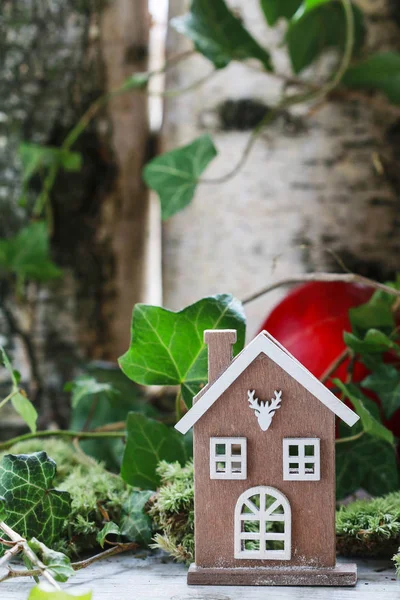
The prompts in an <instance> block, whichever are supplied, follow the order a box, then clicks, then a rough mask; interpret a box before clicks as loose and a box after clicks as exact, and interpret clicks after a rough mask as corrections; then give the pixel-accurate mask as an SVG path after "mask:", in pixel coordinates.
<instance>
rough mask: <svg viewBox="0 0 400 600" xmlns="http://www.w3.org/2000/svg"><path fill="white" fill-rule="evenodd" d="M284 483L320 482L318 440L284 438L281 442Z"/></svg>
mask: <svg viewBox="0 0 400 600" xmlns="http://www.w3.org/2000/svg"><path fill="white" fill-rule="evenodd" d="M283 479H284V481H290V480H292V481H319V480H320V440H319V439H318V438H286V439H284V440H283Z"/></svg>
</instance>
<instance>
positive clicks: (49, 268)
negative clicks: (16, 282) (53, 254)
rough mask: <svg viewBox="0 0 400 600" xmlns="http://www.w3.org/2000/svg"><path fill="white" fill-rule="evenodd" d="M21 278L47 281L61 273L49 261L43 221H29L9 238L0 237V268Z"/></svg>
mask: <svg viewBox="0 0 400 600" xmlns="http://www.w3.org/2000/svg"><path fill="white" fill-rule="evenodd" d="M1 269H4V270H5V271H6V272H8V273H11V274H13V275H16V276H17V277H19V278H21V279H25V278H26V279H32V280H35V281H47V280H48V279H54V278H55V277H59V276H60V275H61V271H60V269H58V267H57V266H56V265H55V264H54V263H53V262H52V261H51V258H50V248H49V234H48V231H47V227H46V224H45V223H44V222H35V223H31V224H30V225H28V226H27V227H25V228H23V229H21V230H20V231H19V232H18V233H17V235H16V236H15V237H13V238H9V239H0V270H1Z"/></svg>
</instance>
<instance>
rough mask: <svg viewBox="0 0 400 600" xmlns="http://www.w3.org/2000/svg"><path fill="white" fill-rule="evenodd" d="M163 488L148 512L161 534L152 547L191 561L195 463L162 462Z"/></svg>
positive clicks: (156, 537)
mask: <svg viewBox="0 0 400 600" xmlns="http://www.w3.org/2000/svg"><path fill="white" fill-rule="evenodd" d="M157 471H158V473H159V475H160V477H161V487H160V489H159V491H158V493H157V494H156V495H155V496H154V497H153V500H152V503H151V507H150V510H149V514H150V516H151V517H152V519H153V521H154V524H155V526H156V528H157V529H159V530H160V533H157V534H156V535H155V537H154V544H152V547H153V548H160V549H162V550H164V551H165V552H167V553H168V554H170V555H171V556H173V558H175V559H176V560H177V561H179V562H184V563H190V562H192V561H193V557H194V487H193V463H192V462H191V461H190V462H188V463H187V464H186V465H185V466H184V467H182V466H181V465H180V464H179V463H178V462H175V463H172V464H170V463H167V462H165V461H162V462H161V463H160V464H159V466H158V469H157Z"/></svg>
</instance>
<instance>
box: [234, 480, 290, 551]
mask: <svg viewBox="0 0 400 600" xmlns="http://www.w3.org/2000/svg"><path fill="white" fill-rule="evenodd" d="M258 495H259V496H260V507H264V508H263V509H262V510H260V509H258V508H257V506H255V504H253V502H251V500H250V498H251V497H252V496H258ZM266 496H272V497H273V498H275V502H273V503H272V504H271V505H270V506H269V508H265V507H266ZM244 506H247V508H248V509H250V511H251V512H247V513H243V512H242V509H243V507H244ZM280 506H282V508H283V512H282V513H276V512H275V511H276V510H277V509H278V508H279V507H280ZM243 521H259V531H258V532H257V533H250V532H244V531H242V523H243ZM268 521H281V522H283V533H274V532H267V531H266V523H267V522H268ZM250 540H254V541H258V542H259V546H260V549H259V550H246V549H243V545H242V542H246V541H250ZM291 540H292V513H291V508H290V504H289V500H288V499H287V498H286V496H284V495H283V494H282V492H280V491H279V490H277V489H275V488H273V487H269V486H257V487H253V488H250V489H249V490H246V491H245V492H243V494H241V495H240V496H239V498H238V501H237V502H236V507H235V541H234V544H235V548H234V555H235V558H238V559H251V560H290V559H291V553H292V549H291ZM267 541H282V542H283V550H267V549H266V542H267Z"/></svg>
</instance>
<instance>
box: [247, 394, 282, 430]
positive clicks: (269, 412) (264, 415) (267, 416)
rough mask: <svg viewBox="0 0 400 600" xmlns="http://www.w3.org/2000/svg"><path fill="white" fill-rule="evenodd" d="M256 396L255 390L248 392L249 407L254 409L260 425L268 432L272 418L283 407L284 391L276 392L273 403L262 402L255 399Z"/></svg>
mask: <svg viewBox="0 0 400 600" xmlns="http://www.w3.org/2000/svg"><path fill="white" fill-rule="evenodd" d="M254 394H255V390H252V391H250V390H248V391H247V397H248V400H249V406H250V408H252V409H254V414H255V415H256V417H257V419H258V424H259V426H260V427H261V429H262V431H267V429H268V428H269V426H270V425H271V422H272V417H273V416H274V414H275V411H277V410H278V408H280V407H281V396H282V391H280V392H277V391H276V390H275V392H274V395H275V397H274V398H271V402H268V400H265V402H263V401H262V400H261V402H260V401H259V399H258V398H254Z"/></svg>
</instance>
